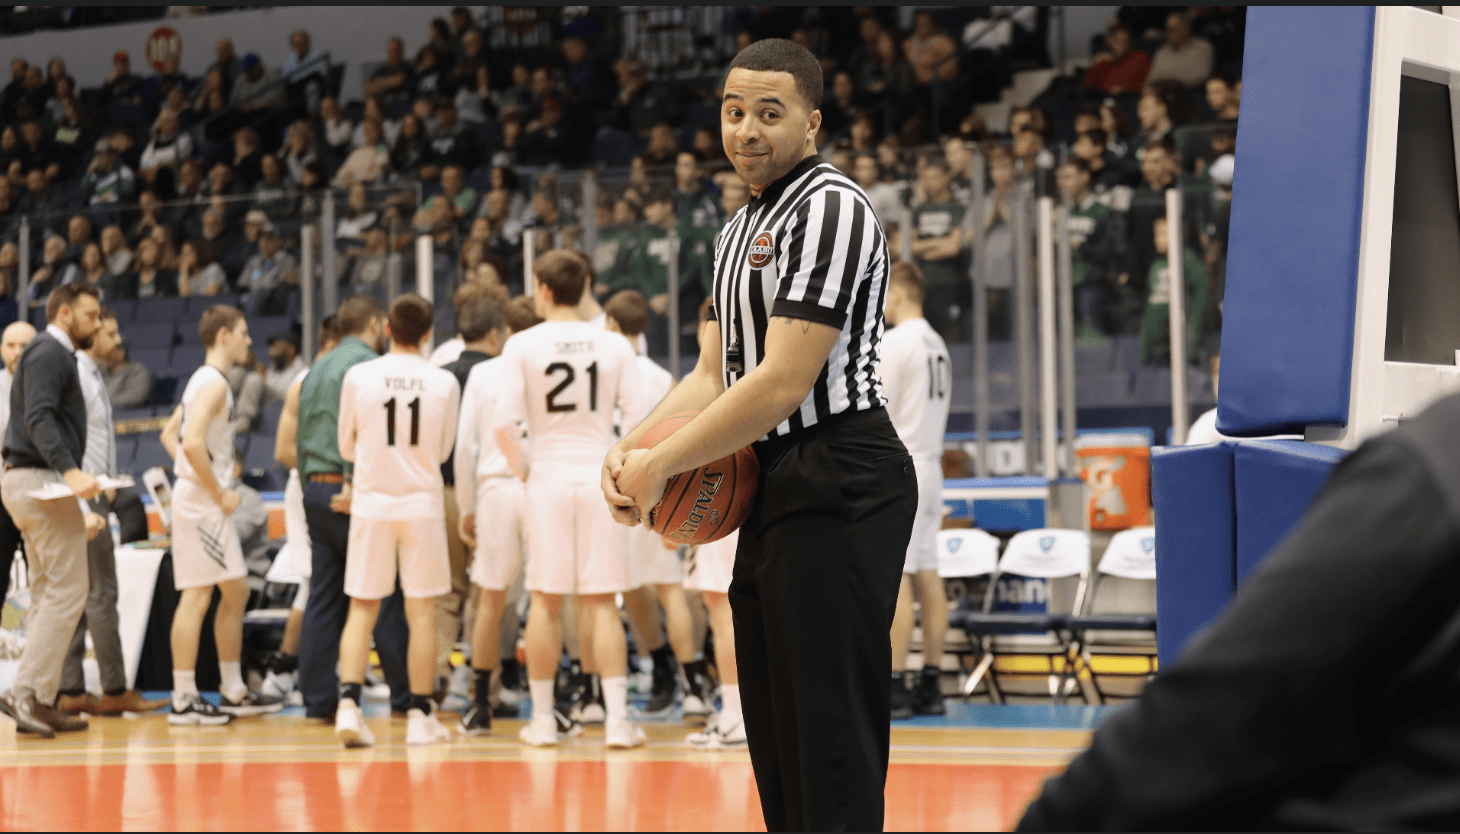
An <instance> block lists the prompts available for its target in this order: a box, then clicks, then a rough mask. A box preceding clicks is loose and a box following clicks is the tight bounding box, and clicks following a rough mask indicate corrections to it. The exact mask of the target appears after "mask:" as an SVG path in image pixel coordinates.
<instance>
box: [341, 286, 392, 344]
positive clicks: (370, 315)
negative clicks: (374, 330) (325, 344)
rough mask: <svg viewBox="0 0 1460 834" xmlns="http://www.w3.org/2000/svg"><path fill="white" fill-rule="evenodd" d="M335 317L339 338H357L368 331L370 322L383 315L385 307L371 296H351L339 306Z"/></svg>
mask: <svg viewBox="0 0 1460 834" xmlns="http://www.w3.org/2000/svg"><path fill="white" fill-rule="evenodd" d="M335 315H336V317H337V318H338V319H339V322H340V335H341V336H358V335H360V334H361V333H364V332H365V331H366V330H369V329H370V322H372V321H375V320H376V319H378V318H380V317H381V316H384V315H385V305H383V304H381V303H380V300H379V299H377V298H376V297H375V296H373V295H352V296H350V297H349V298H347V299H345V300H344V303H342V304H340V310H339V312H338V313H336V314H335Z"/></svg>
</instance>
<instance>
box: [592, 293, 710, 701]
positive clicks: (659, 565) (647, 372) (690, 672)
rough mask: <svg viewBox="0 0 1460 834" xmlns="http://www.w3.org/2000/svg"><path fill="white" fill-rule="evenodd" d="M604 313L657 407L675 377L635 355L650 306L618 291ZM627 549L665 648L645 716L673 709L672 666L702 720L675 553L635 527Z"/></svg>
mask: <svg viewBox="0 0 1460 834" xmlns="http://www.w3.org/2000/svg"><path fill="white" fill-rule="evenodd" d="M604 311H605V312H606V313H607V326H608V330H609V331H610V332H613V333H621V334H623V336H624V338H625V339H627V340H628V341H629V345H630V346H631V347H634V348H635V352H636V353H638V354H639V355H638V357H637V359H638V365H639V382H640V384H641V385H642V386H643V387H642V392H643V395H642V398H641V400H640V402H642V403H643V404H644V406H645V407H646V408H651V407H653V406H654V405H657V404H658V403H659V401H660V400H662V399H664V397H665V396H667V395H668V394H669V389H671V388H673V387H674V377H672V376H670V374H669V372H668V371H666V370H664V369H663V368H661V367H659V365H658V364H657V363H655V362H654V360H653V359H650V358H649V357H647V356H644V355H643V353H642V351H639V350H638V349H637V346H638V344H639V341H640V339H641V337H642V336H643V334H644V328H645V327H647V326H648V322H649V302H648V301H647V300H646V299H645V298H644V295H643V293H641V292H639V291H638V290H620V291H619V292H616V293H614V294H613V296H612V297H610V298H609V299H608V304H606V305H605V306H604ZM625 428H627V427H625ZM628 547H629V558H630V560H631V561H632V564H633V566H634V569H635V570H636V572H637V579H636V583H637V585H638V587H639V588H645V589H652V591H653V593H652V594H651V595H647V596H649V599H648V600H641V602H648V603H649V606H647V608H648V613H649V614H650V617H648V618H647V619H648V620H649V623H650V625H651V626H652V631H650V632H649V633H651V634H656V633H658V632H659V611H658V608H659V607H660V606H662V607H663V608H664V632H665V645H662V646H660V647H659V648H657V649H655V650H653V651H652V652H651V654H652V655H653V657H654V688H653V690H652V691H651V692H650V697H649V703H648V704H647V705H646V707H645V710H644V714H645V715H649V716H656V715H664V714H666V713H668V712H669V710H671V709H673V707H674V701H675V696H676V695H677V694H678V691H679V681H678V676H677V675H676V671H677V670H676V669H675V665H676V662H677V664H678V666H679V667H680V668H681V669H683V670H684V685H685V696H684V715H685V718H696V717H698V718H703V717H704V716H706V715H708V714H709V713H710V708H709V706H708V705H707V704H706V702H705V701H706V699H705V692H704V681H706V680H707V679H708V678H709V674H708V672H707V670H706V668H705V662H704V661H703V660H695V648H694V621H693V620H692V619H691V618H690V613H689V603H688V601H687V600H686V599H685V596H684V570H683V568H681V566H680V564H679V548H677V547H666V546H665V543H664V539H663V538H662V537H661V536H660V535H659V534H657V533H655V532H653V531H652V530H649V529H647V528H637V527H636V528H634V529H632V530H629V537H628ZM629 601H630V595H628V594H625V595H624V603H625V606H626V607H627V606H628V605H629ZM646 636H647V635H646Z"/></svg>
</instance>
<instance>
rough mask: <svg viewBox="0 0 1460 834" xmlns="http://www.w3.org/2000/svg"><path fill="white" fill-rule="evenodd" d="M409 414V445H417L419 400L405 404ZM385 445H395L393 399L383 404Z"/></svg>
mask: <svg viewBox="0 0 1460 834" xmlns="http://www.w3.org/2000/svg"><path fill="white" fill-rule="evenodd" d="M406 408H407V409H408V410H409V411H410V412H411V444H410V445H412V446H416V445H419V443H420V440H421V398H420V397H416V398H415V399H414V400H411V401H410V402H409V403H407V404H406ZM385 445H387V446H394V445H395V397H391V398H390V399H389V400H387V401H386V403H385Z"/></svg>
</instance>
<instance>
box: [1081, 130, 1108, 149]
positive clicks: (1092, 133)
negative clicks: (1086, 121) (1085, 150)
mask: <svg viewBox="0 0 1460 834" xmlns="http://www.w3.org/2000/svg"><path fill="white" fill-rule="evenodd" d="M1080 136H1083V137H1086V138H1088V139H1089V140H1090V141H1091V142H1094V143H1095V147H1097V148H1103V147H1105V145H1106V144H1107V143H1109V142H1110V136H1109V134H1107V133H1106V132H1105V128H1103V127H1092V128H1090V129H1089V130H1082V131H1080ZM1076 138H1079V137H1076Z"/></svg>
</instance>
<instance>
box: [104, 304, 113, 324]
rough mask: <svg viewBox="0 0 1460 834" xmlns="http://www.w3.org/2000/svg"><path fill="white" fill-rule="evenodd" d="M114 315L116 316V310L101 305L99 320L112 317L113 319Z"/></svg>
mask: <svg viewBox="0 0 1460 834" xmlns="http://www.w3.org/2000/svg"><path fill="white" fill-rule="evenodd" d="M116 317H117V311H116V310H113V309H112V308H110V307H108V306H106V305H105V304H103V305H101V320H102V321H111V320H112V319H114V318H116Z"/></svg>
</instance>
